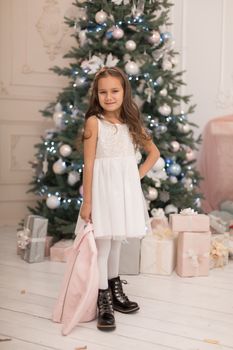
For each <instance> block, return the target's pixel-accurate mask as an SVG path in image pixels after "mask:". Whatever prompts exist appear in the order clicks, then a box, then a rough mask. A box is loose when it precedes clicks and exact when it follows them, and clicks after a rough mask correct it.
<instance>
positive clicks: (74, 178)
mask: <svg viewBox="0 0 233 350" xmlns="http://www.w3.org/2000/svg"><path fill="white" fill-rule="evenodd" d="M79 180H80V174H79V173H78V172H77V171H75V170H72V171H71V172H70V173H69V175H68V179H67V182H68V184H69V185H70V186H74V185H75V184H76V182H78V181H79Z"/></svg>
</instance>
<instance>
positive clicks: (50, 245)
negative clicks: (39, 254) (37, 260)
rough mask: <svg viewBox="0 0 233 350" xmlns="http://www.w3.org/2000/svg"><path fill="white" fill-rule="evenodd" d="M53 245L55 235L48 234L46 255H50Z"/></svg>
mask: <svg viewBox="0 0 233 350" xmlns="http://www.w3.org/2000/svg"><path fill="white" fill-rule="evenodd" d="M52 245H53V236H46V240H45V252H44V253H45V254H44V256H50V248H51V247H52Z"/></svg>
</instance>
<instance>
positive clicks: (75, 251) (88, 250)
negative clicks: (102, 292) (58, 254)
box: [52, 223, 99, 335]
mask: <svg viewBox="0 0 233 350" xmlns="http://www.w3.org/2000/svg"><path fill="white" fill-rule="evenodd" d="M98 287H99V276H98V267H97V248H96V244H95V238H94V235H93V227H92V225H91V224H90V223H88V224H86V225H85V226H84V225H82V228H81V230H80V231H79V233H78V234H77V236H76V238H75V240H74V243H73V246H72V248H71V250H70V253H69V256H68V260H67V265H66V271H65V275H64V278H63V283H62V287H61V291H60V294H59V297H58V300H57V302H56V305H55V308H54V311H53V316H52V320H53V321H54V322H60V323H63V327H62V334H63V335H67V334H68V333H70V332H71V330H72V329H73V328H74V327H75V326H76V325H78V323H79V322H88V321H91V320H93V319H95V318H96V309H97V297H98Z"/></svg>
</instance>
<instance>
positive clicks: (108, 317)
mask: <svg viewBox="0 0 233 350" xmlns="http://www.w3.org/2000/svg"><path fill="white" fill-rule="evenodd" d="M97 306H98V323H97V328H98V329H100V330H102V331H111V330H114V329H115V328H116V325H115V318H114V310H113V305H112V293H111V291H110V290H109V288H108V289H99V294H98V300H97Z"/></svg>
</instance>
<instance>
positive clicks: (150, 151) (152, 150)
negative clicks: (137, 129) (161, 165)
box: [139, 140, 160, 179]
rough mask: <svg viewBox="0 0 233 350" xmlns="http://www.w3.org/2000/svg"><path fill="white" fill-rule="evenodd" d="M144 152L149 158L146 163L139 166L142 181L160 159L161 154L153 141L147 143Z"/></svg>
mask: <svg viewBox="0 0 233 350" xmlns="http://www.w3.org/2000/svg"><path fill="white" fill-rule="evenodd" d="M144 150H145V152H146V153H147V157H146V159H145V161H144V163H142V164H141V165H140V166H139V175H140V179H142V178H143V177H144V176H145V175H146V174H147V173H148V171H149V170H150V169H151V168H152V167H153V165H154V164H155V163H156V162H157V160H158V159H159V157H160V152H159V150H158V148H157V147H156V146H155V144H154V142H153V141H152V140H148V141H146V143H145V146H144Z"/></svg>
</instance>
